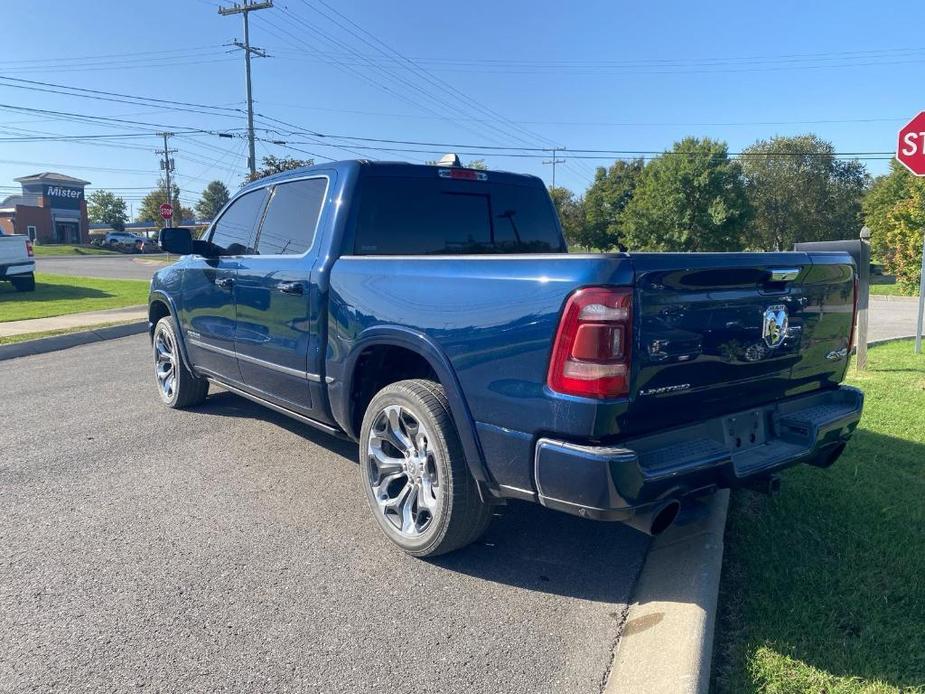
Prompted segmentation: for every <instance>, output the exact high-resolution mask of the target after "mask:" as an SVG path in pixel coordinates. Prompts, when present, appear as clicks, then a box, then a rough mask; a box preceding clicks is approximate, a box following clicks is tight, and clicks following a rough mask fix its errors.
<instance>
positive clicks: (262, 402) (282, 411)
mask: <svg viewBox="0 0 925 694" xmlns="http://www.w3.org/2000/svg"><path fill="white" fill-rule="evenodd" d="M208 379H209V380H210V381H212V382H213V383H215V384H217V385H220V386H221V387H222V388H225V389H226V390H229V391H231V392H232V393H234V394H235V395H240V396H241V397H242V398H247V399H248V400H251V401H253V402H256V403H257V404H258V405H263V406H264V407H268V408H269V409H271V410H273V411H275V412H279V413H280V414H284V415H286V416H287V417H292V418H293V419H296V420H298V421H300V422H302V423H303V424H308V425H309V426H311V427H315V428H316V429H320V430H321V431H323V432H325V433H326V434H331V435H332V436H336V437H337V438H340V439H348V440H350V439H349V437H348V436H347V435H346V434H345V433H344V432H342V431H341V430H340V429H337V428H336V427H332V426H329V425H327V424H324V423H322V422H319V421H317V420H315V419H312V418H311V417H306V416H305V415H302V414H299V413H298V412H293V411H292V410H288V409H286V408H285V407H283V406H281V405H277V404H275V403H272V402H270V401H269V400H264V399H263V398H261V397H260V396H258V395H254V394H253V393H248V392H247V391H246V390H243V389H241V388H237V387H235V386H233V385H230V384H228V383H226V382H225V381H223V380H221V379H220V378H217V377H215V376H208Z"/></svg>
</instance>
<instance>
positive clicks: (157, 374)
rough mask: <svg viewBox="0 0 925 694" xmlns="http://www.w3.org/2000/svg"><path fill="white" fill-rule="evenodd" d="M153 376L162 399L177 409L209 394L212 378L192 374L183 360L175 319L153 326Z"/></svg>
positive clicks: (164, 318) (166, 319) (192, 403)
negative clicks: (210, 379)
mask: <svg viewBox="0 0 925 694" xmlns="http://www.w3.org/2000/svg"><path fill="white" fill-rule="evenodd" d="M152 345H153V348H154V378H155V380H156V381H157V391H158V393H159V394H160V396H161V401H162V402H163V403H164V404H165V405H167V407H172V408H174V409H182V408H184V407H192V406H193V405H198V404H199V403H201V402H202V401H203V400H205V399H206V396H207V395H208V394H209V381H208V380H206V379H205V378H201V377H199V376H196V375H195V374H193V372H192V371H190V369H189V367H188V366H187V365H186V364H185V363H184V362H183V355H182V354H181V353H180V348H179V342H178V341H177V332H176V328H175V327H174V324H173V318H171V317H170V316H164V317H163V318H161V319H160V320H159V321H158V322H157V325H156V326H154V339H153V340H152Z"/></svg>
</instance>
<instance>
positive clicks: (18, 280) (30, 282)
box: [10, 272, 35, 292]
mask: <svg viewBox="0 0 925 694" xmlns="http://www.w3.org/2000/svg"><path fill="white" fill-rule="evenodd" d="M10 282H12V283H13V288H14V289H15V290H16V291H17V292H34V291H35V275H34V274H32V273H31V272H30V273H29V274H28V275H22V276H20V277H11V278H10Z"/></svg>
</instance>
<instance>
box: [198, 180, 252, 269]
mask: <svg viewBox="0 0 925 694" xmlns="http://www.w3.org/2000/svg"><path fill="white" fill-rule="evenodd" d="M265 197H266V190H264V189H263V188H261V189H260V190H255V191H252V192H250V193H246V194H244V195H242V196H241V197H240V198H238V199H237V200H235V201H234V202H233V203H231V206H230V207H229V208H228V209H227V210H225V212H224V214H222V216H221V217H219V218H218V221H217V222H216V223H215V227H214V228H213V229H212V237H211V238H210V239H209V240H210V241H211V242H212V245H213V246H215V247H216V248H215V250H216V251H217V252H218V253H219V255H250V254H251V253H253V252H254V249H253V247H252V246H251V244H252V242H253V238H254V227H255V226H256V225H257V220H258V218H259V217H260V213H261V212H262V211H263V201H264V199H265Z"/></svg>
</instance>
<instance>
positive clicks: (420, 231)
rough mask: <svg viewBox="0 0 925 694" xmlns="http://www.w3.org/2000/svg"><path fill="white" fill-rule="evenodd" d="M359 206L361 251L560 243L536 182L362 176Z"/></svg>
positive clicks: (540, 248) (522, 249)
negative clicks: (517, 182)
mask: <svg viewBox="0 0 925 694" xmlns="http://www.w3.org/2000/svg"><path fill="white" fill-rule="evenodd" d="M489 175H490V174H489ZM359 206H360V207H359V212H358V215H357V229H356V241H355V248H354V252H355V253H356V254H358V255H427V254H462V253H551V252H558V251H563V250H565V249H564V246H563V243H562V239H561V238H560V235H559V229H558V226H557V225H556V219H555V212H554V210H553V207H552V203H551V202H550V200H549V196H548V195H547V193H546V191H545V190H544V189H543V188H542V186H539V185H535V186H533V185H517V184H510V183H497V182H491V181H458V180H451V179H445V178H437V177H436V175H435V176H434V178H432V179H430V178H400V177H391V176H390V177H374V176H373V177H369V178H365V179H363V182H362V190H361V193H360V202H359Z"/></svg>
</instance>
